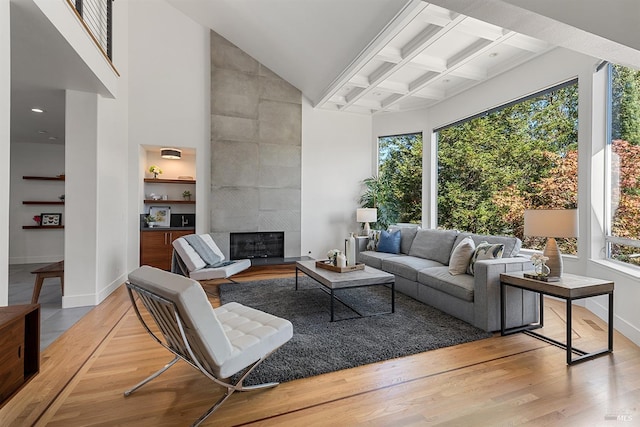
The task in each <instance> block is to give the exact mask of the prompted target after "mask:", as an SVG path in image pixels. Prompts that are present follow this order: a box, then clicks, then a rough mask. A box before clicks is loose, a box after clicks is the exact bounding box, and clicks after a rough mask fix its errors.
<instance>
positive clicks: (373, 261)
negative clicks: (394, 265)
mask: <svg viewBox="0 0 640 427" xmlns="http://www.w3.org/2000/svg"><path fill="white" fill-rule="evenodd" d="M398 256H401V255H397V254H389V253H386V252H374V251H364V252H360V253H359V254H358V262H362V263H364V264H366V265H368V266H369V267H373V268H377V269H378V270H382V260H383V259H387V258H393V257H398Z"/></svg>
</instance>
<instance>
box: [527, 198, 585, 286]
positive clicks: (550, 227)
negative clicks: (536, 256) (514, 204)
mask: <svg viewBox="0 0 640 427" xmlns="http://www.w3.org/2000/svg"><path fill="white" fill-rule="evenodd" d="M524 235H525V236H535V237H546V238H547V244H546V245H545V247H544V252H543V255H544V256H546V257H548V258H549V260H548V261H547V262H546V265H547V267H549V277H561V276H562V256H561V255H560V249H558V245H557V243H556V239H555V238H556V237H578V210H577V209H530V210H525V211H524Z"/></svg>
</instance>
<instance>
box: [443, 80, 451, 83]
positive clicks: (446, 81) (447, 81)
mask: <svg viewBox="0 0 640 427" xmlns="http://www.w3.org/2000/svg"><path fill="white" fill-rule="evenodd" d="M450 81H451V80H449V79H444V80H442V83H449V82H450Z"/></svg>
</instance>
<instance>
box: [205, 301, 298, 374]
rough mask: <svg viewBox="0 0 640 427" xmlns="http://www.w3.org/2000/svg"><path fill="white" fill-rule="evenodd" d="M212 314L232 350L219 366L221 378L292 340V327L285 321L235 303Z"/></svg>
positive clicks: (219, 308) (224, 306) (226, 305)
mask: <svg viewBox="0 0 640 427" xmlns="http://www.w3.org/2000/svg"><path fill="white" fill-rule="evenodd" d="M214 311H215V313H216V316H217V317H218V320H220V323H222V327H223V328H224V331H225V333H226V335H227V338H228V339H229V341H230V342H231V346H232V347H233V351H232V353H231V355H230V356H229V358H228V359H227V360H226V361H225V362H224V363H223V364H222V365H221V366H220V376H221V377H222V378H227V377H229V376H231V375H233V374H235V373H236V372H238V371H239V370H241V369H243V368H244V367H246V366H248V365H249V364H251V363H253V362H255V361H256V360H259V359H260V358H262V357H264V356H266V355H268V354H269V353H271V352H272V351H273V350H274V349H276V348H278V347H280V346H281V345H282V344H284V343H286V342H287V341H289V340H290V339H291V337H292V336H293V325H291V322H289V321H288V320H285V319H282V318H280V317H276V316H273V315H271V314H269V313H265V312H263V311H260V310H256V309H253V308H251V307H247V306H244V305H242V304H238V303H237V302H230V303H228V304H225V305H223V306H221V307H218V308H216V309H215V310H214Z"/></svg>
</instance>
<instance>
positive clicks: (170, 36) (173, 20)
mask: <svg viewBox="0 0 640 427" xmlns="http://www.w3.org/2000/svg"><path fill="white" fill-rule="evenodd" d="M129 9H130V10H129V11H130V16H129V19H130V23H131V25H130V28H129V65H130V74H129V91H130V94H129V96H130V102H129V136H128V138H129V141H130V144H129V149H128V150H129V164H130V168H131V171H132V173H131V175H132V176H131V177H130V182H129V185H130V188H132V189H133V188H136V189H137V194H136V195H132V196H131V198H130V200H129V202H130V206H135V210H136V211H137V213H138V214H139V213H141V211H140V208H141V200H142V198H143V197H144V187H143V186H142V179H143V178H144V177H145V173H147V172H146V168H145V167H144V166H146V158H145V159H141V158H140V155H141V154H144V153H145V151H144V150H143V149H141V146H165V147H176V148H185V147H186V148H192V149H195V153H196V160H195V163H196V165H195V174H196V175H195V179H196V181H197V183H196V198H197V200H198V202H197V203H196V231H197V232H198V233H207V232H209V230H210V228H209V227H210V226H209V188H210V182H211V178H210V175H211V166H210V163H211V160H210V149H209V140H210V138H209V132H210V113H209V111H210V105H209V90H210V89H209V88H210V69H211V67H210V63H209V61H210V51H209V30H208V29H205V28H204V27H202V26H201V25H199V24H196V23H195V22H194V21H192V20H191V19H189V18H187V17H186V16H184V15H183V14H182V13H181V12H179V11H178V10H176V9H175V8H173V7H172V6H170V5H169V4H168V3H165V2H159V1H151V0H139V1H135V2H130V3H129ZM185 46H187V47H188V49H186V48H185ZM166 172H167V173H168V172H170V171H166ZM167 173H166V174H165V176H164V177H169V176H168V175H167ZM186 175H191V173H190V174H186ZM130 232H131V233H138V232H139V229H138V227H137V225H136V227H133V226H132V227H131V228H130ZM133 240H134V241H135V244H134V245H135V246H136V247H139V246H138V245H139V236H138V237H136V238H134V239H133ZM138 260H139V258H137V257H136V260H135V262H134V264H135V265H137V262H138Z"/></svg>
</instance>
